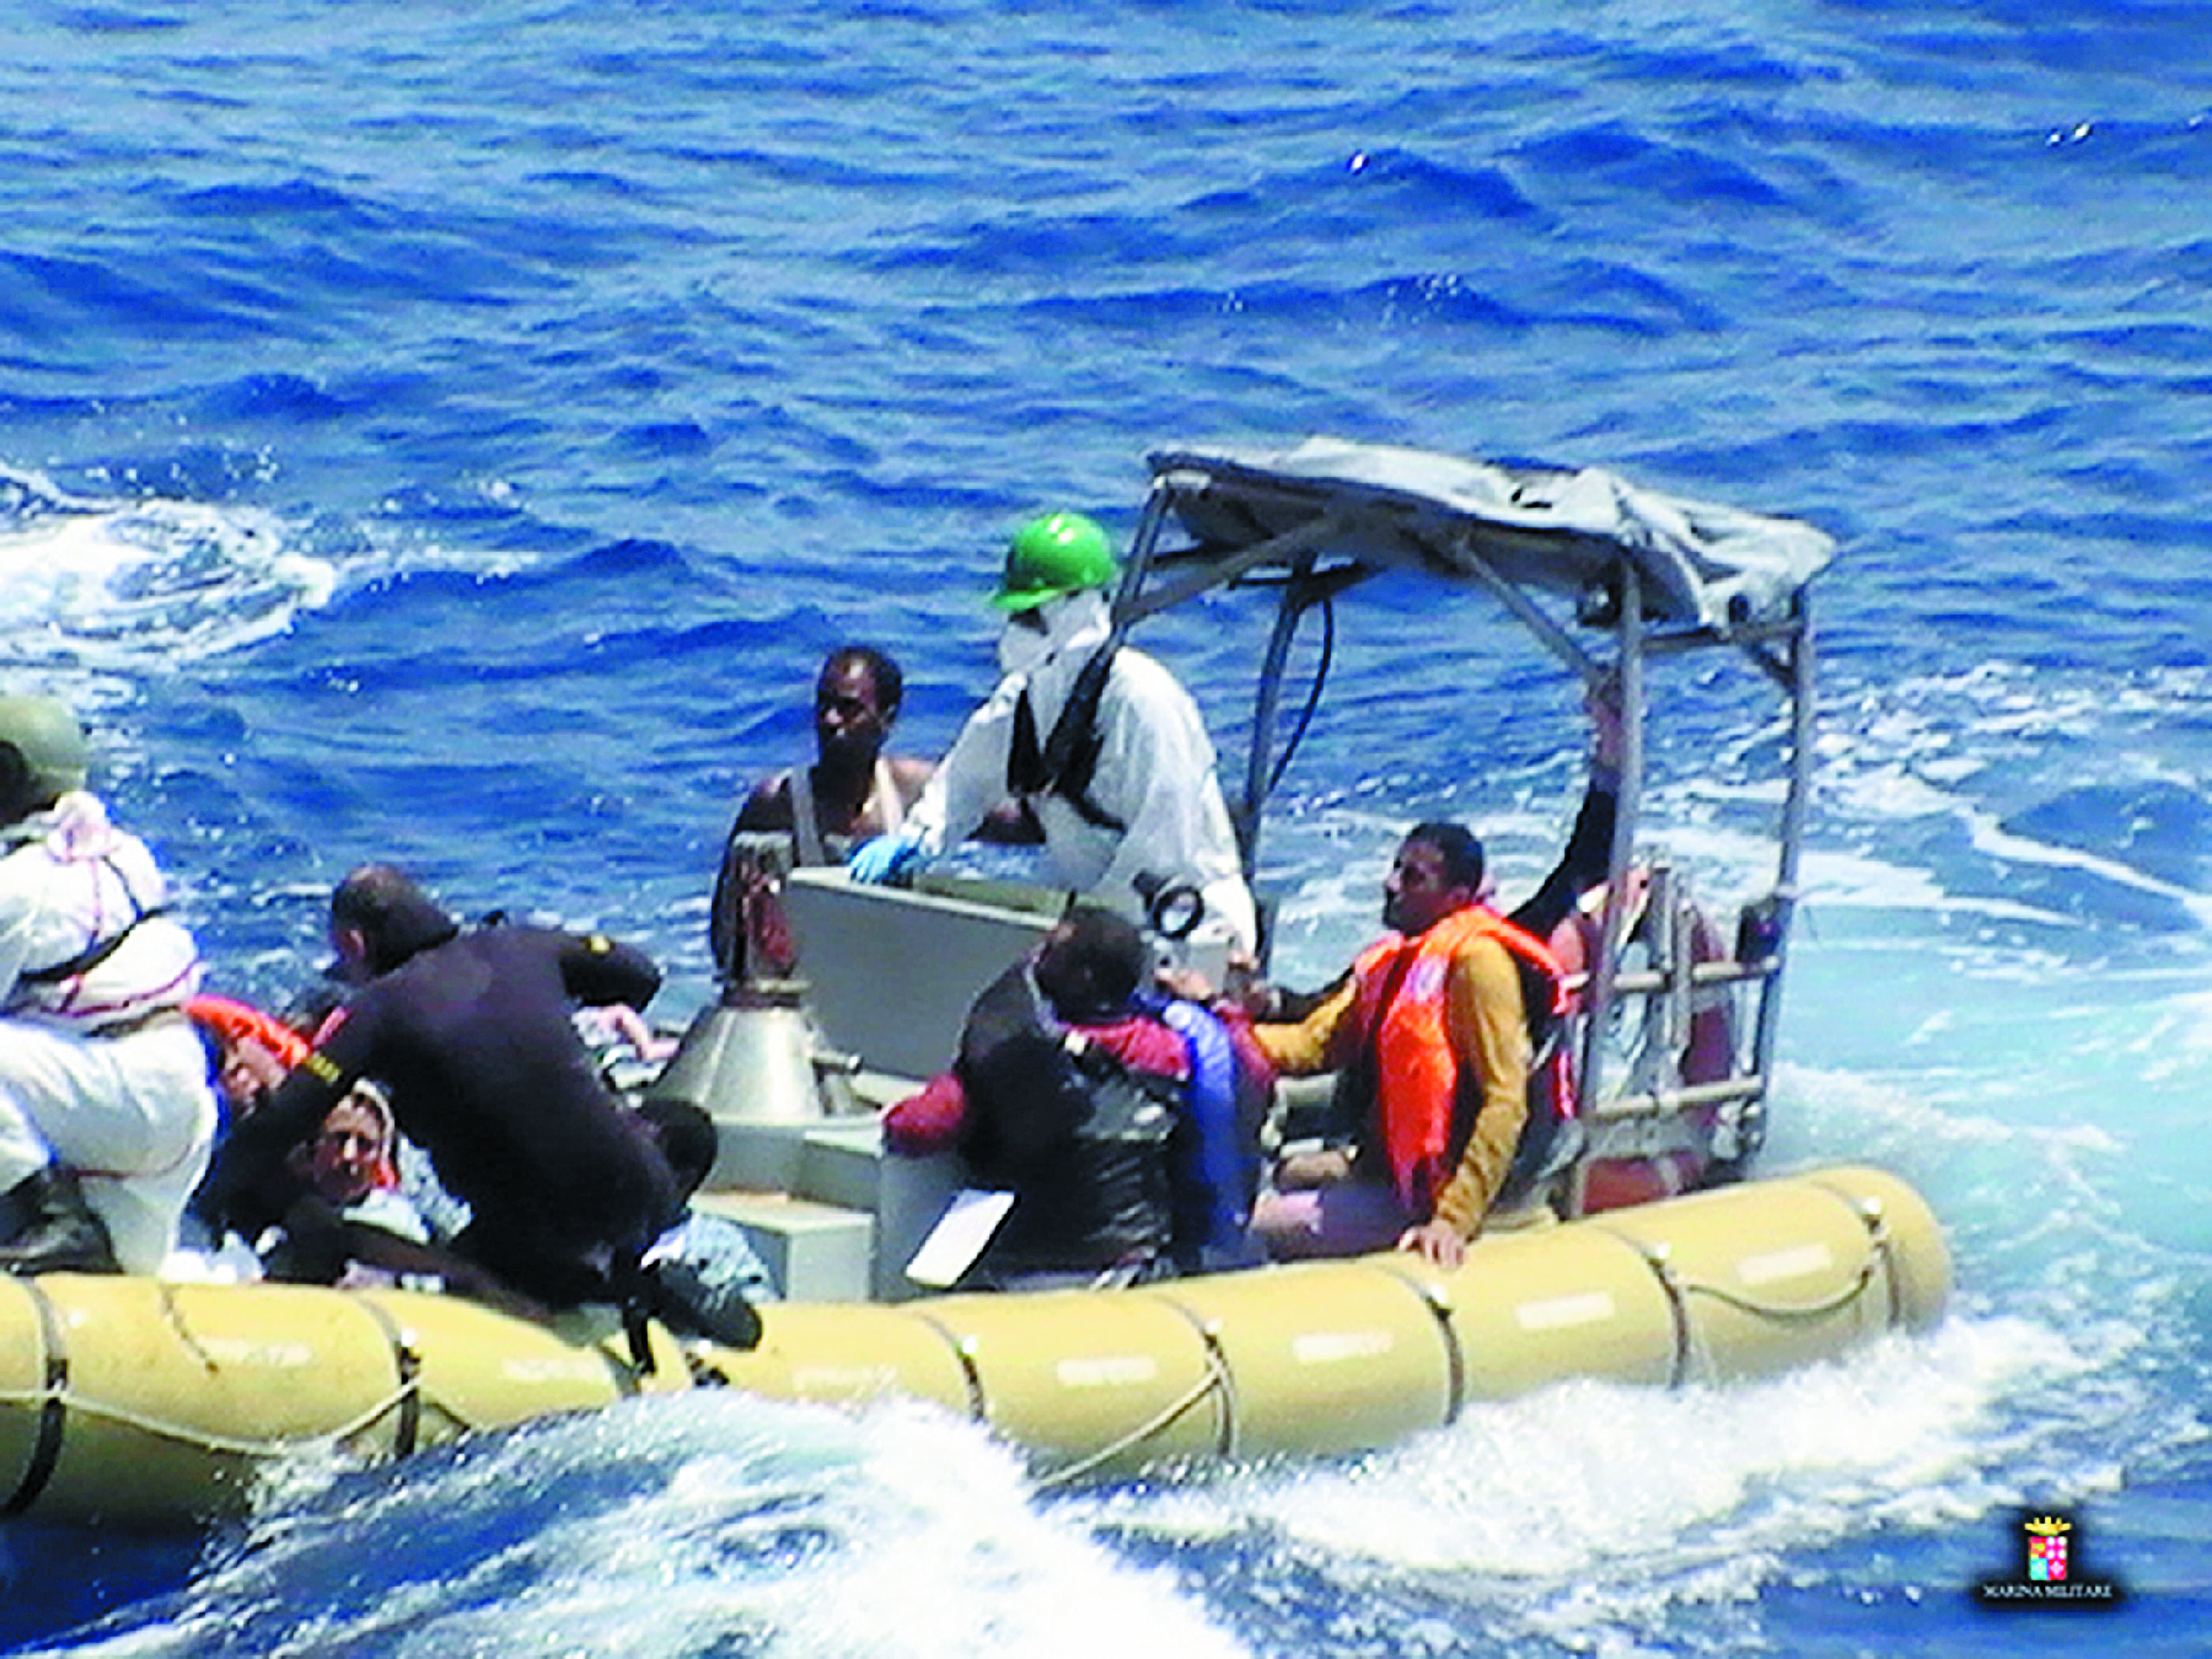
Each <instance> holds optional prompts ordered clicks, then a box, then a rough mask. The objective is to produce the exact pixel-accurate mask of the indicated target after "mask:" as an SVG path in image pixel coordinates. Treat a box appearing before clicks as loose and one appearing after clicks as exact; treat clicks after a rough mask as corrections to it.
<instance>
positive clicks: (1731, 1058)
mask: <svg viewBox="0 0 2212 1659" xmlns="http://www.w3.org/2000/svg"><path fill="white" fill-rule="evenodd" d="M1626 885H1627V889H1628V894H1627V900H1628V902H1627V912H1628V921H1627V925H1626V927H1624V928H1623V930H1622V934H1623V937H1624V938H1626V939H1634V938H1636V937H1637V936H1638V932H1639V930H1640V929H1642V928H1643V927H1645V926H1646V925H1647V923H1648V921H1649V920H1650V915H1649V912H1650V896H1651V872H1650V869H1649V867H1648V866H1643V865H1637V866H1632V867H1631V869H1630V870H1629V872H1628V875H1627V880H1626ZM1605 897H1606V890H1605V888H1604V887H1603V886H1602V885H1600V886H1597V887H1594V888H1592V889H1591V890H1589V892H1587V893H1586V894H1584V895H1583V899H1582V902H1580V903H1579V904H1577V906H1576V908H1574V909H1573V910H1572V911H1571V913H1570V914H1569V915H1568V916H1567V919H1566V920H1565V921H1562V922H1561V923H1560V924H1559V927H1557V928H1555V929H1554V930H1553V933H1552V937H1551V939H1550V941H1549V942H1550V945H1551V947H1552V954H1553V956H1555V957H1558V958H1559V966H1560V969H1562V971H1563V972H1564V973H1565V975H1566V979H1567V986H1568V991H1567V995H1568V1007H1569V1012H1571V1013H1579V1012H1582V1011H1583V1007H1584V1006H1585V992H1586V990H1587V987H1588V975H1589V970H1590V967H1591V965H1592V964H1593V963H1595V962H1596V960H1597V956H1598V949H1599V945H1600V934H1601V930H1602V929H1603V927H1604V926H1605ZM1681 903H1682V906H1683V908H1685V909H1686V911H1687V913H1688V914H1687V917H1686V920H1687V921H1688V924H1689V925H1688V927H1687V929H1686V933H1687V938H1688V945H1689V956H1690V962H1691V965H1692V967H1693V968H1695V967H1697V966H1699V965H1700V964H1703V963H1712V962H1725V961H1728V960H1729V958H1730V955H1731V953H1730V951H1729V943H1728V940H1727V939H1725V938H1724V937H1723V934H1722V933H1721V931H1720V929H1718V928H1717V927H1714V926H1713V924H1712V923H1711V921H1710V920H1709V919H1708V918H1707V917H1706V916H1705V913H1704V912H1703V911H1701V910H1699V908H1697V906H1696V905H1695V904H1693V903H1691V902H1689V901H1688V899H1687V898H1686V897H1685V898H1684V899H1683V900H1682V901H1681ZM1690 1009H1691V1013H1690V1025H1689V1030H1688V1033H1687V1034H1686V1037H1685V1039H1684V1041H1683V1043H1682V1046H1681V1048H1680V1049H1679V1050H1678V1051H1677V1052H1676V1054H1675V1055H1674V1073H1675V1075H1676V1077H1677V1078H1679V1079H1680V1081H1681V1082H1682V1083H1683V1084H1684V1085H1697V1084H1702V1083H1719V1082H1722V1081H1723V1080H1725V1079H1729V1078H1730V1077H1733V1076H1734V1075H1735V1065H1736V1020H1735V996H1734V995H1733V994H1732V993H1731V992H1730V990H1729V987H1726V986H1724V985H1709V986H1700V987H1696V988H1694V989H1693V990H1692V992H1691V994H1690ZM1719 1118H1720V1108H1719V1107H1718V1106H1717V1105H1712V1104H1705V1105H1696V1106H1690V1107H1686V1108H1685V1109H1683V1111H1682V1112H1681V1114H1680V1121H1682V1124H1683V1127H1685V1129H1686V1130H1687V1131H1688V1134H1687V1142H1688V1144H1686V1145H1684V1146H1679V1147H1674V1148H1670V1149H1668V1150H1666V1151H1662V1152H1652V1153H1650V1154H1647V1155H1644V1156H1638V1157H1632V1158H1605V1157H1600V1158H1591V1159H1590V1160H1589V1162H1588V1163H1587V1164H1586V1165H1585V1166H1584V1169H1583V1178H1582V1202H1581V1206H1580V1209H1581V1212H1582V1213H1583V1214H1585V1215H1589V1214H1595V1213H1596V1212H1599V1211H1601V1210H1614V1209H1621V1208H1624V1207H1626V1206H1629V1205H1632V1204H1647V1203H1650V1202H1652V1201H1653V1200H1657V1199H1662V1198H1671V1197H1673V1196H1674V1195H1675V1194H1679V1193H1685V1192H1691V1191H1694V1190H1695V1189H1696V1188H1699V1187H1701V1186H1703V1185H1705V1182H1706V1179H1707V1177H1708V1176H1709V1175H1710V1173H1711V1170H1712V1167H1713V1165H1714V1164H1715V1163H1716V1162H1717V1160H1716V1158H1714V1156H1713V1152H1712V1139H1713V1132H1714V1130H1715V1128H1716V1127H1717V1124H1718V1121H1719Z"/></svg>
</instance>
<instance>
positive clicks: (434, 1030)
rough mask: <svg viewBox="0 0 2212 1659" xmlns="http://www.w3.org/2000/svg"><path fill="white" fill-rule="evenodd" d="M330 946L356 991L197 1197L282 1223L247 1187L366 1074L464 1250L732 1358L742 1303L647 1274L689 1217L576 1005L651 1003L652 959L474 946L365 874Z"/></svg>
mask: <svg viewBox="0 0 2212 1659" xmlns="http://www.w3.org/2000/svg"><path fill="white" fill-rule="evenodd" d="M331 944H332V945H333V946H334V947H335V948H336V949H337V951H338V953H339V956H340V957H341V958H342V959H343V961H344V962H345V963H347V964H348V965H349V968H350V969H352V970H353V977H354V978H355V979H356V981H357V983H356V988H355V989H354V990H353V992H352V993H351V994H350V995H349V996H348V997H347V999H346V1000H345V1002H344V1004H343V1006H341V1007H340V1008H339V1010H338V1011H337V1013H335V1014H333V1015H332V1016H331V1018H329V1019H328V1020H327V1021H325V1023H324V1025H323V1027H322V1029H321V1030H320V1031H319V1033H318V1034H317V1036H316V1040H315V1046H314V1048H313V1049H312V1050H311V1051H310V1052H309V1053H308V1054H307V1056H306V1058H305V1059H303V1060H301V1062H300V1064H299V1065H298V1066H295V1067H294V1068H293V1070H292V1071H291V1073H289V1075H288V1076H287V1077H286V1078H285V1079H284V1081H283V1084H281V1085H278V1087H277V1088H276V1090H275V1091H272V1092H271V1093H270V1096H269V1097H268V1099H267V1100H266V1101H265V1102H264V1103H263V1104H262V1105H261V1106H260V1107H259V1108H258V1109H257V1110H256V1111H254V1112H253V1113H252V1115H251V1116H249V1117H247V1118H246V1120H245V1121H243V1122H241V1123H240V1124H239V1125H238V1126H237V1127H236V1128H235V1129H234V1131H233V1132H232V1133H231V1136H230V1138H229V1139H228V1142H227V1143H226V1144H225V1145H224V1146H223V1147H222V1150H221V1152H219V1153H218V1154H217V1157H216V1168H215V1170H214V1172H213V1173H212V1174H211V1175H210V1178H209V1182H208V1187H207V1189H206V1191H205V1192H204V1194H203V1201H204V1206H205V1207H206V1208H207V1209H208V1210H209V1212H210V1213H211V1214H213V1215H214V1216H216V1218H219V1219H221V1220H222V1221H223V1222H225V1223H227V1224H228V1225H230V1226H231V1227H232V1228H234V1230H235V1231H238V1232H240V1234H242V1235H244V1236H246V1237H253V1236H255V1235H256V1234H258V1231H260V1229H261V1228H262V1227H264V1226H266V1225H269V1224H270V1222H271V1221H272V1220H274V1219H276V1218H273V1217H270V1216H268V1215H266V1214H255V1213H252V1211H253V1209H254V1205H253V1202H252V1194H254V1193H255V1192H256V1191H257V1189H258V1188H261V1187H262V1186H263V1184H264V1182H265V1178H266V1176H267V1174H268V1172H269V1171H270V1169H271V1168H272V1167H273V1166H275V1165H276V1164H281V1163H282V1161H283V1159H284V1158H285V1157H286V1156H287V1155H288V1154H289V1152H290V1151H291V1149H292V1148H293V1147H294V1146H297V1145H298V1144H299V1143H300V1142H301V1140H302V1139H305V1138H306V1137H307V1135H308V1134H309V1133H311V1132H312V1131H313V1129H314V1128H315V1127H317V1126H318V1125H319V1124H320V1123H321V1122H322V1121H323V1119H324V1117H325V1115H326V1114H327V1113H328V1112H329V1110H330V1109H331V1106H332V1105H334V1104H335V1103H337V1101H338V1100H339V1099H340V1098H341V1097H343V1095H344V1093H345V1091H347V1090H348V1089H349V1087H350V1086H351V1085H352V1084H353V1082H354V1081H355V1079H357V1078H361V1077H363V1076H373V1077H374V1078H376V1079H378V1080H380V1082H382V1083H383V1084H384V1085H386V1087H387V1088H388V1089H389V1090H390V1091H391V1097H392V1111H393V1115H395V1117H396V1118H397V1119H398V1125H399V1128H400V1130H401V1131H402V1133H404V1134H405V1135H406V1136H407V1137H408V1138H409V1139H411V1140H413V1141H414V1142H415V1143H416V1145H418V1146H421V1147H422V1150H423V1151H424V1152H427V1153H428V1155H429V1158H430V1162H431V1164H432V1166H433V1167H434V1168H435V1170H436V1172H437V1175H438V1178H439V1180H440V1181H441V1182H442V1183H443V1184H444V1185H445V1186H446V1187H447V1188H449V1189H450V1190H451V1191H452V1192H453V1195H454V1196H455V1197H456V1198H459V1199H460V1200H462V1201H463V1202H465V1203H466V1204H467V1205H468V1206H469V1207H470V1210H471V1220H470V1222H469V1225H468V1226H467V1227H466V1228H465V1229H464V1230H463V1231H462V1232H461V1233H460V1234H459V1236H458V1237H456V1238H455V1239H454V1240H453V1251H454V1253H455V1254H456V1255H459V1256H461V1257H463V1258H464V1259H465V1260H466V1261H470V1262H472V1263H473V1264H475V1265H476V1266H477V1267H479V1268H481V1269H483V1271H485V1272H486V1273H489V1274H491V1275H492V1276H493V1277H495V1279H498V1280H500V1281H501V1282H502V1283H503V1284H505V1285H507V1286H509V1287H511V1288H513V1290H514V1291H518V1292H520V1294H521V1295H522V1296H524V1297H528V1298H530V1299H531V1300H533V1301H536V1302H539V1303H542V1304H545V1305H547V1306H550V1307H555V1308H561V1307H569V1306H574V1305H575V1304H580V1303H587V1302H613V1303H617V1304H620V1305H621V1306H623V1309H624V1310H625V1313H626V1316H630V1317H631V1318H632V1321H633V1322H632V1327H631V1328H632V1335H633V1347H634V1348H635V1349H636V1350H637V1351H638V1352H640V1353H641V1355H642V1354H643V1352H644V1349H643V1345H642V1339H641V1333H640V1328H639V1327H638V1325H637V1324H636V1323H635V1316H637V1315H639V1314H641V1313H642V1312H650V1313H653V1314H654V1315H656V1316H659V1317H660V1318H661V1319H662V1320H663V1321H664V1322H665V1323H667V1324H669V1325H670V1326H671V1328H675V1329H678V1330H682V1331H684V1332H686V1333H687V1334H697V1335H704V1336H709V1337H712V1338H713V1339H714V1340H717V1341H720V1342H724V1343H726V1344H728V1345H730V1346H750V1343H751V1342H752V1341H755V1340H758V1334H759V1322H758V1319H757V1316H755V1315H754V1314H753V1312H752V1310H751V1309H750V1307H749V1306H746V1305H744V1304H742V1303H737V1302H733V1303H732V1304H730V1305H727V1306H702V1305H695V1304H689V1303H687V1302H686V1301H684V1299H682V1298H681V1297H680V1296H679V1294H678V1290H677V1289H676V1288H672V1287H671V1285H666V1284H664V1283H663V1282H661V1281H660V1280H659V1279H658V1278H657V1277H656V1276H655V1274H654V1273H653V1267H652V1262H651V1255H652V1250H653V1246H654V1245H655V1243H657V1241H659V1239H660V1237H662V1235H663V1234H664V1233H665V1232H666V1231H668V1230H669V1229H670V1228H671V1226H673V1225H675V1224H676V1222H677V1221H678V1218H679V1217H680V1215H681V1213H682V1211H683V1203H682V1200H681V1198H680V1196H679V1194H678V1189H677V1184H676V1181H675V1177H674V1176H672V1175H671V1172H670V1170H669V1168H668V1164H667V1161H666V1159H665V1158H664V1157H663V1156H662V1155H661V1153H660V1152H659V1148H658V1147H656V1146H654V1145H653V1140H652V1138H651V1136H650V1135H649V1134H648V1133H647V1130H646V1129H645V1127H643V1126H642V1125H641V1124H639V1123H637V1122H636V1121H634V1119H633V1117H632V1115H631V1114H629V1112H627V1111H625V1110H624V1109H623V1108H622V1106H621V1104H620V1103H619V1102H618V1101H617V1099H616V1098H615V1097H614V1096H613V1095H612V1094H611V1092H610V1091H608V1089H607V1087H606V1085H605V1084H604V1083H603V1082H602V1081H601V1080H600V1079H599V1075H598V1073H597V1072H596V1070H595V1069H594V1067H593V1066H592V1059H591V1055H590V1054H589V1053H588V1051H587V1050H586V1048H585V1046H584V1042H583V1040H582V1038H581V1037H580V1036H579V1035H578V1033H577V1030H576V1027H575V1024H574V1019H573V1017H572V1015H573V1005H574V1004H576V1003H583V1004H585V1005H586V1006H605V1005H607V1004H611V1003H616V1002H622V1003H627V1004H629V1006H632V1007H634V1008H641V1007H643V1006H645V1004H646V1003H647V1002H648V1001H650V1000H652V997H653V993H654V992H655V991H656V990H657V989H658V988H659V982H660V974H659V969H658V968H656V967H655V966H654V965H653V963H652V962H651V960H650V959H648V958H647V957H646V956H645V955H644V954H643V953H642V952H641V951H637V950H635V949H634V948H632V947H630V946H628V945H618V944H617V943H616V942H615V941H613V940H611V939H608V938H606V937H605V935H603V934H598V933H589V934H581V933H568V932H564V931H561V930H557V929H553V928H546V927H526V926H520V925H513V924H501V925H497V926H491V927H480V928H477V929H474V930H472V931H470V932H467V933H464V932H463V931H462V930H461V928H460V927H459V925H458V924H457V923H456V922H455V921H454V920H453V917H452V916H450V915H447V912H446V911H445V910H444V909H443V908H441V906H439V905H438V904H437V903H436V902H435V901H434V900H433V899H431V898H430V896H428V894H426V893H425V892H423V891H422V889H421V888H419V887H418V886H416V884H415V883H414V882H413V881H411V880H410V879H409V878H407V877H406V876H405V875H404V874H402V873H401V872H399V871H398V870H395V869H393V868H392V867H391V866H388V865H367V866H362V867H361V868H360V869H357V870H356V871H354V872H352V873H351V874H349V876H347V877H346V878H345V879H344V880H343V882H341V883H340V884H338V887H337V891H336V892H335V893H334V894H333V895H332V896H331Z"/></svg>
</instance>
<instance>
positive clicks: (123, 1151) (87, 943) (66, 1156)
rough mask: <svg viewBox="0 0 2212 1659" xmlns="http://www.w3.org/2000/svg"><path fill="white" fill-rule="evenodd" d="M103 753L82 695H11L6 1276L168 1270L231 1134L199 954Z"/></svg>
mask: <svg viewBox="0 0 2212 1659" xmlns="http://www.w3.org/2000/svg"><path fill="white" fill-rule="evenodd" d="M86 758H87V757H86V747H85V740H84V731H83V728H82V726H79V725H78V724H77V721H76V715H75V714H72V713H70V709H69V708H68V707H67V706H66V705H65V704H64V703H61V702H57V701H56V700H55V699H53V698H52V697H0V1273H16V1274H31V1273H114V1272H117V1271H118V1270H120V1271H123V1272H126V1273H152V1272H154V1271H155V1269H156V1268H157V1267H160V1266H161V1259H162V1258H163V1257H164V1256H165V1255H167V1254H168V1252H169V1251H170V1249H173V1247H174V1245H175V1243H176V1231H177V1222H178V1218H179V1216H180V1215H181V1214H182V1212H183V1210H184V1206H185V1200H186V1199H187V1198H188V1197H190V1196H191V1191H192V1188H194V1187H195V1186H197V1184H198V1182H199V1179H200V1177H201V1176H202V1175H203V1174H204V1172H205V1171H206V1169H207V1164H208V1152H209V1148H210V1146H212V1144H213V1142H214V1139H215V1131H216V1102H215V1094H214V1091H213V1090H212V1088H211V1087H210V1084H209V1081H208V1057H207V1053H206V1050H205V1049H204V1048H202V1047H201V1046H200V1039H199V1036H198V1035H197V1032H196V1031H195V1030H194V1028H193V1026H192V1024H191V1021H190V1020H188V1019H187V1018H185V1012H184V1003H185V998H187V997H189V996H190V995H191V994H192V993H193V991H194V990H196V989H197V987H198V985H199V976H200V961H199V952H198V951H197V948H196V947H195V946H194V945H193V943H192V936H191V934H190V933H187V932H186V931H185V928H184V927H182V925H180V924H179V922H177V921H175V920H174V919H173V918H172V917H170V916H169V915H167V914H166V907H167V894H166V892H165V890H164V889H163V885H162V881H161V872H160V871H159V870H158V869H157V868H155V864H154V859H153V855H152V854H150V853H149V852H148V851H147V850H146V846H145V843H144V842H141V841H140V840H139V839H138V838H137V836H131V835H126V834H125V833H124V832H123V831H122V830H120V829H117V828H116V827H115V826H114V825H113V824H112V823H109V822H108V821H107V811H106V808H105V807H103V806H102V805H100V802H99V801H98V800H97V799H94V797H93V796H91V795H88V794H87V793H84V781H85V771H86Z"/></svg>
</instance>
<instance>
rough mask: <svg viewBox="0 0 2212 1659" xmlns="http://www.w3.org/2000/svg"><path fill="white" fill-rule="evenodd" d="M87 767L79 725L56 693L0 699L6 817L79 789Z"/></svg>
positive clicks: (1, 804)
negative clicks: (48, 695) (7, 814)
mask: <svg viewBox="0 0 2212 1659" xmlns="http://www.w3.org/2000/svg"><path fill="white" fill-rule="evenodd" d="M11 762H12V764H11ZM89 765H90V757H89V755H88V751H87V750H86V748H85V741H84V728H83V727H82V726H79V725H78V724H77V723H76V715H75V714H71V713H70V706H69V705H68V704H67V703H65V702H63V701H62V700H61V699H60V698H59V697H0V808H4V809H6V810H7V811H8V813H9V821H11V822H12V821H13V819H15V818H17V817H21V816H22V815H23V814H24V813H26V812H34V811H38V810H39V808H40V807H42V806H51V805H53V804H54V802H55V801H56V800H57V799H58V798H60V797H61V796H63V795H65V794H67V793H69V792H70V790H72V789H82V788H83V787H84V780H85V774H86V772H87V770H88V767H89Z"/></svg>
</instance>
